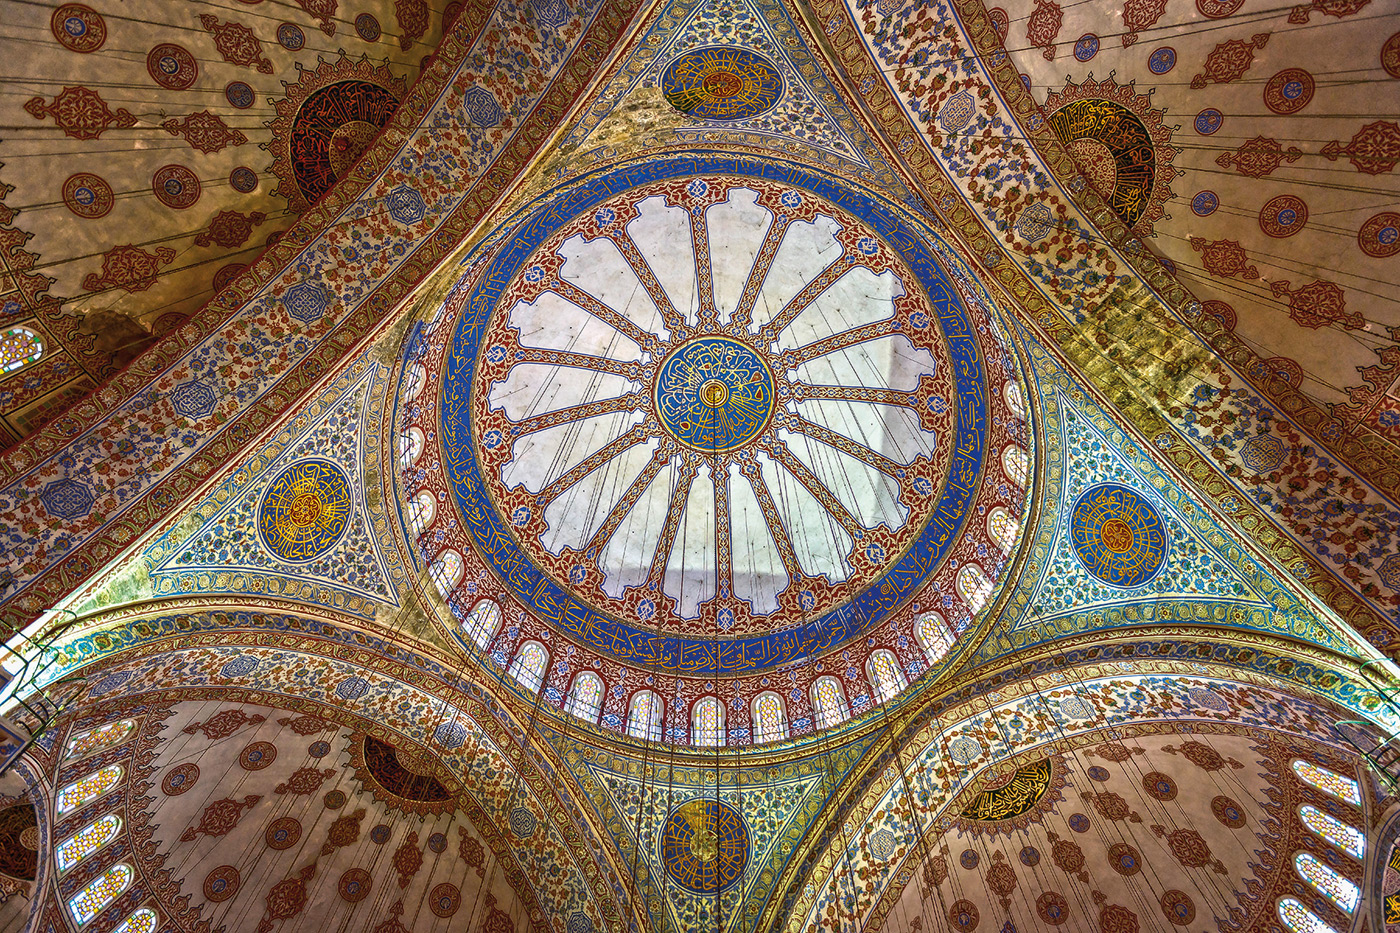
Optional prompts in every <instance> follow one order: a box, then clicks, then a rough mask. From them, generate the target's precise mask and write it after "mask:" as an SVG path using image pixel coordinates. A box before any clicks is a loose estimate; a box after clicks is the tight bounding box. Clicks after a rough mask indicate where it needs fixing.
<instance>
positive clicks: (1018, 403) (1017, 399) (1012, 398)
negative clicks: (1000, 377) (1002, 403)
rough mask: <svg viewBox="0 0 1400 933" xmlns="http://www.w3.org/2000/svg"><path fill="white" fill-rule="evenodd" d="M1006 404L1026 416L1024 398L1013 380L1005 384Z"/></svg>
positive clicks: (1015, 411)
mask: <svg viewBox="0 0 1400 933" xmlns="http://www.w3.org/2000/svg"><path fill="white" fill-rule="evenodd" d="M1006 404H1007V405H1009V406H1011V410H1012V411H1013V412H1014V413H1016V414H1018V415H1020V416H1021V417H1022V418H1024V417H1026V400H1025V399H1023V398H1022V397H1021V387H1020V386H1019V385H1017V384H1016V383H1015V382H1014V381H1013V382H1008V383H1007V384H1006Z"/></svg>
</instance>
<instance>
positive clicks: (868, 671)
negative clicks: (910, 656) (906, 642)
mask: <svg viewBox="0 0 1400 933" xmlns="http://www.w3.org/2000/svg"><path fill="white" fill-rule="evenodd" d="M865 675H866V676H867V677H869V678H870V687H871V689H872V690H874V692H875V696H876V697H877V698H878V699H879V700H880V701H881V702H883V703H888V702H889V701H890V700H893V699H894V698H895V697H897V696H899V695H900V694H901V693H903V692H904V688H905V687H907V686H909V680H908V679H907V678H906V677H905V676H904V671H902V670H900V669H899V659H898V658H897V657H895V654H894V652H893V651H891V650H889V649H888V648H880V649H877V650H875V651H872V652H870V657H868V658H866V660H865Z"/></svg>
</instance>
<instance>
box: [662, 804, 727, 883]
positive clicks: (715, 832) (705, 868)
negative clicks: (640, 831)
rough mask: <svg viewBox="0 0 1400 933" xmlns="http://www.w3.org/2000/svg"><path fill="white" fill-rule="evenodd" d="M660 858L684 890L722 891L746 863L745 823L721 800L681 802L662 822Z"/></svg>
mask: <svg viewBox="0 0 1400 933" xmlns="http://www.w3.org/2000/svg"><path fill="white" fill-rule="evenodd" d="M661 861H662V863H663V864H664V865H665V866H666V874H667V875H669V876H670V877H671V880H672V881H674V882H675V883H676V884H678V885H680V886H681V887H683V888H685V889H686V890H687V891H692V892H694V893H696V894H717V893H719V892H722V891H725V890H727V889H728V888H730V887H732V886H733V885H734V883H735V882H736V881H738V880H739V879H740V878H741V877H743V874H744V869H745V868H746V867H747V866H748V864H749V828H748V825H747V824H746V823H745V822H744V818H743V817H742V816H741V815H740V814H739V811H738V810H735V809H734V808H733V807H731V806H730V805H729V804H727V803H724V802H723V801H720V800H691V801H689V802H687V803H683V804H681V805H680V806H679V807H677V808H676V809H674V810H672V811H671V813H670V814H669V815H668V816H667V817H666V822H665V823H664V824H662V827H661Z"/></svg>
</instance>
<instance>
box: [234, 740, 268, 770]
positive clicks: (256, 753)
mask: <svg viewBox="0 0 1400 933" xmlns="http://www.w3.org/2000/svg"><path fill="white" fill-rule="evenodd" d="M276 760H277V746H276V745H273V744H272V743H271V742H254V743H253V744H252V745H249V746H248V747H247V748H245V749H243V751H241V752H239V754H238V766H239V767H240V768H242V769H243V770H244V771H261V770H262V769H263V768H266V767H267V766H268V765H270V764H272V763H273V762H274V761H276Z"/></svg>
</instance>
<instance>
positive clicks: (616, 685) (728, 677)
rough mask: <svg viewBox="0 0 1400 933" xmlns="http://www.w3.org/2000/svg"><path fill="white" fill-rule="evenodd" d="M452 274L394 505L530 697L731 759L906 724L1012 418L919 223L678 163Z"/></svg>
mask: <svg viewBox="0 0 1400 933" xmlns="http://www.w3.org/2000/svg"><path fill="white" fill-rule="evenodd" d="M469 268H470V271H469V272H468V273H467V274H466V275H464V276H463V277H462V279H461V280H460V281H459V282H458V283H457V284H456V285H455V286H454V287H453V289H452V290H451V293H450V294H449V295H448V296H447V297H446V299H445V300H444V301H443V303H442V305H441V306H440V307H439V308H438V309H437V311H436V315H435V316H434V317H433V318H432V320H431V322H430V323H429V324H428V327H427V330H426V333H425V334H423V333H419V332H415V335H414V337H413V338H412V339H413V341H414V344H413V346H411V347H410V351H411V352H412V353H414V354H417V355H418V359H417V361H416V364H415V366H412V367H410V368H409V372H410V374H411V375H410V378H409V379H408V380H407V382H406V385H405V388H406V390H408V391H410V392H412V393H413V395H414V401H413V402H412V403H411V404H409V405H406V406H404V407H405V410H406V411H407V412H408V417H407V420H406V421H404V422H403V423H402V424H401V425H400V438H401V440H400V443H399V446H400V449H402V450H408V449H411V448H412V449H415V450H421V449H422V447H423V443H424V439H426V440H427V441H428V445H429V446H431V447H432V448H433V454H434V455H433V456H431V457H427V458H424V459H423V460H419V459H418V454H417V453H415V455H414V457H413V459H414V462H415V466H414V468H413V469H411V470H410V472H409V474H408V482H407V483H406V484H405V485H404V487H403V488H404V490H405V491H404V495H405V498H406V499H407V501H409V502H410V503H412V502H413V501H415V500H423V501H425V502H429V503H431V504H429V505H425V506H424V507H423V508H421V509H419V508H413V509H411V510H410V511H411V512H413V513H414V514H415V515H416V516H417V527H416V528H414V529H413V530H414V532H416V533H418V543H419V545H420V547H421V549H422V551H423V554H424V557H425V559H426V560H428V561H429V562H431V563H432V564H433V566H439V563H438V561H439V559H440V556H442V555H446V557H447V560H448V562H449V564H450V565H451V567H450V568H449V569H451V570H452V571H453V572H452V574H451V575H450V576H451V578H450V579H448V576H447V575H446V574H445V573H439V574H437V578H438V579H439V581H440V583H441V584H442V585H441V586H440V589H442V590H443V591H444V593H445V595H447V597H448V602H449V604H450V605H451V606H452V607H453V609H454V611H455V612H456V613H457V614H458V616H460V617H461V618H463V619H468V618H479V617H480V616H481V615H483V614H485V615H488V616H492V617H496V616H503V617H505V618H508V619H509V620H510V624H508V625H498V626H494V627H493V628H492V630H491V631H484V630H478V629H479V628H480V627H479V626H475V625H474V626H471V627H470V628H472V630H473V632H474V633H475V635H476V636H477V641H478V643H479V644H480V645H481V646H482V647H483V648H485V649H486V650H487V653H488V654H489V655H490V656H492V657H494V658H495V661H496V662H497V663H499V664H502V665H505V666H507V668H509V669H510V670H511V671H512V673H514V674H517V675H519V676H518V677H517V679H519V680H522V681H523V683H524V684H525V685H526V686H527V687H529V688H539V687H540V686H542V687H543V690H544V695H545V697H546V699H547V700H549V701H551V702H552V703H554V704H556V705H562V706H564V707H565V708H566V709H569V710H570V711H574V712H581V713H582V714H583V716H584V718H587V719H594V720H597V719H599V717H600V715H601V722H602V724H603V725H604V727H611V728H612V729H614V730H616V731H628V732H630V733H632V734H633V735H637V736H640V737H652V738H656V737H660V736H662V735H664V736H665V737H666V739H667V740H670V741H675V742H682V743H683V742H697V741H698V742H701V743H703V744H747V743H749V742H763V741H771V740H775V739H779V738H787V737H789V736H796V735H800V734H804V733H807V732H811V731H813V730H814V728H820V727H821V726H823V725H834V724H836V723H838V722H841V721H844V720H845V719H847V718H848V717H849V716H850V715H851V714H852V713H853V712H854V713H859V712H861V711H863V710H865V709H868V708H871V707H873V706H877V705H879V704H880V703H881V702H882V701H884V700H889V699H893V698H894V697H895V696H897V695H898V694H900V693H901V692H902V691H903V690H904V689H905V687H906V686H907V685H908V684H909V683H910V682H911V681H914V680H916V679H918V678H919V677H921V676H922V675H924V674H925V673H926V672H927V671H928V670H929V669H930V668H940V667H941V666H943V665H944V664H945V663H946V661H947V659H948V658H950V657H956V656H957V655H958V654H959V653H960V652H959V651H958V650H957V645H958V644H959V642H960V640H970V638H968V636H971V635H973V634H975V633H976V632H978V631H979V626H978V624H977V622H978V620H979V617H980V616H982V615H985V609H986V607H987V605H988V603H989V600H990V597H991V595H992V593H993V592H994V590H995V587H996V584H997V582H998V580H999V578H1000V576H1001V572H1002V570H1003V568H1004V567H1005V566H1006V565H1007V563H1008V560H1009V558H1010V557H1011V555H1012V553H1013V552H1014V550H1015V547H1016V542H1017V538H1018V529H1019V527H1020V524H1021V515H1022V506H1023V504H1024V503H1025V501H1026V487H1027V485H1028V474H1029V471H1028V468H1027V464H1028V462H1029V456H1030V455H1029V451H1028V437H1029V432H1028V431H1027V428H1026V420H1025V419H1026V410H1025V406H1024V404H1023V402H1022V401H1021V399H1022V398H1023V395H1022V390H1021V389H1020V385H1019V381H1018V380H1019V378H1020V377H1019V375H1018V369H1017V366H1016V362H1015V355H1014V353H1013V352H1012V350H1011V349H1010V347H1009V345H1008V343H1007V341H1006V338H1005V336H1004V331H1003V329H1002V326H1001V324H1000V323H999V322H998V321H997V319H996V314H995V311H994V310H993V309H992V306H991V303H990V302H989V300H988V299H987V297H986V295H985V293H984V292H983V291H982V289H981V288H980V286H979V285H978V284H977V282H976V281H975V279H974V278H973V276H972V275H971V273H969V271H968V269H967V267H966V266H965V265H963V264H962V263H961V262H960V261H959V260H958V259H957V258H956V255H955V253H954V252H953V250H952V249H951V248H950V247H949V246H948V245H947V243H946V242H945V241H943V240H942V239H940V238H939V237H938V236H936V235H935V234H934V232H933V231H932V230H930V229H929V228H928V227H927V226H926V225H925V223H924V222H923V221H922V220H921V219H920V218H919V217H917V216H915V215H914V214H912V212H909V211H907V210H905V209H903V208H901V207H900V206H897V205H894V204H891V203H888V202H885V201H883V200H882V199H880V198H878V197H876V196H875V195H873V194H872V193H870V192H868V191H863V190H859V189H856V188H854V187H852V186H851V185H850V184H849V183H848V182H844V181H840V180H837V179H836V178H835V177H834V176H828V175H825V174H821V173H818V172H815V171H812V170H810V169H799V168H797V167H796V166H782V165H776V164H773V163H758V162H753V163H749V162H745V161H743V160H736V159H735V158H733V157H732V156H723V157H722V156H718V155H716V156H708V155H705V154H703V153H702V154H688V155H686V156H685V157H677V158H672V159H669V160H662V161H656V160H652V161H650V162H647V163H646V164H641V165H632V166H624V167H622V168H614V169H612V170H610V171H608V172H606V173H601V174H598V175H596V176H592V177H585V178H582V179H580V180H578V181H575V182H573V183H571V184H569V185H566V186H564V187H563V188H561V189H559V190H555V191H551V192H549V193H548V194H547V195H545V196H544V197H542V198H541V199H539V201H538V202H537V203H536V204H535V205H534V206H532V207H530V208H527V209H526V210H524V211H522V212H521V213H520V214H519V215H518V216H517V217H515V218H514V219H513V220H512V221H511V222H510V223H509V224H507V225H505V226H504V227H502V228H501V229H500V230H499V231H498V233H497V234H496V235H495V236H494V237H493V238H491V239H490V240H489V241H488V243H487V244H486V245H485V246H483V247H482V248H481V249H480V250H479V251H478V253H477V254H476V255H475V256H474V257H473V258H472V260H471V262H470V266H469ZM415 367H422V369H421V371H419V370H418V369H417V368H415ZM426 387H431V392H428V391H425V388H426ZM403 438H408V439H407V440H402V439H403ZM417 463H428V464H430V466H428V467H427V468H418V467H417V466H416V464H417ZM425 494H426V495H425ZM428 513H431V515H430V517H429V514H428ZM459 562H460V563H461V564H462V567H461V571H460V572H458V569H457V564H458V563H459ZM485 600H489V601H490V602H489V603H483V601H485ZM492 605H494V606H495V607H497V608H490V607H491V606H492ZM479 606H485V607H486V608H482V609H478V608H477V607H479ZM581 691H582V692H583V693H584V694H586V695H587V697H588V702H582V703H581V702H579V701H578V700H577V697H578V695H579V694H580V692H581ZM662 697H665V698H667V699H668V700H669V701H670V702H669V703H664V702H663V701H662V699H661V698H662ZM706 698H711V699H708V700H706ZM701 701H705V702H703V703H702V702H701ZM639 704H640V706H641V710H640V712H639V711H638V705H639ZM696 704H700V710H701V712H700V713H696V714H695V715H688V714H687V711H689V710H692V708H693V707H695V705H696ZM667 708H669V709H670V710H671V711H673V712H663V711H664V710H666V709H667ZM720 710H723V712H720ZM717 718H722V719H723V722H722V723H721V722H718V721H716V719H717ZM629 720H630V722H629ZM701 720H704V724H703V725H702V724H701Z"/></svg>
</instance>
